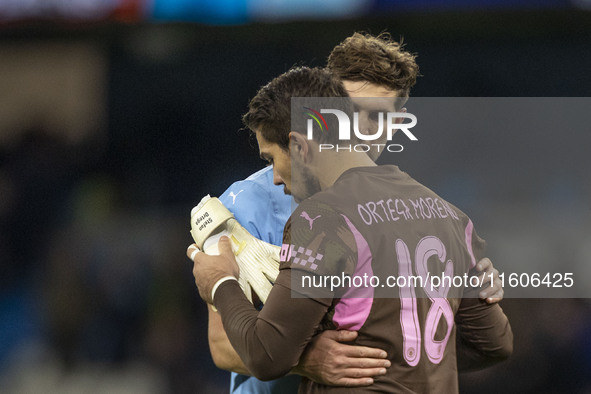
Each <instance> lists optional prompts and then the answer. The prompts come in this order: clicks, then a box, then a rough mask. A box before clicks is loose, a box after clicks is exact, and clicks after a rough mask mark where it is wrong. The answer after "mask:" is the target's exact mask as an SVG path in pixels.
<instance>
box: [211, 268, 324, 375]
mask: <svg viewBox="0 0 591 394" xmlns="http://www.w3.org/2000/svg"><path fill="white" fill-rule="evenodd" d="M280 276H281V274H280ZM284 279H286V283H289V277H287V278H284ZM231 282H233V281H229V282H228V283H224V284H222V285H221V286H220V287H219V289H218V290H217V292H216V295H215V304H216V307H217V308H218V310H219V312H220V314H221V317H222V321H223V324H224V327H225V329H226V333H227V335H228V338H229V339H230V342H231V344H232V346H233V347H234V349H236V352H237V353H238V354H239V355H240V357H241V359H242V360H243V361H244V364H245V366H246V367H247V368H248V370H249V371H251V372H252V374H253V375H254V376H256V377H257V378H259V379H261V380H271V379H276V378H279V377H281V376H283V375H286V374H287V373H289V371H290V370H291V369H292V368H293V367H294V366H295V365H296V364H297V363H298V361H299V358H300V356H301V354H302V352H303V351H304V348H305V346H306V345H307V343H308V342H309V341H310V339H311V338H312V335H313V334H314V332H315V330H316V326H317V324H318V323H319V322H320V321H321V319H322V317H323V316H324V314H325V313H326V309H327V306H326V305H324V304H321V303H319V302H317V301H315V300H312V299H305V298H292V297H291V293H290V290H289V288H287V287H285V286H282V285H278V284H277V283H276V284H275V286H274V287H273V290H272V292H271V295H270V296H269V299H268V300H267V303H266V304H265V307H264V308H263V310H262V311H261V312H260V313H259V312H258V311H257V310H256V309H255V308H254V307H253V306H252V304H250V302H249V301H248V300H247V299H246V297H245V296H244V295H243V293H242V291H241V290H240V287H239V286H238V284H237V283H231ZM278 282H279V278H278Z"/></svg>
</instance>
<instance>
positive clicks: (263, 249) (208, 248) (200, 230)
mask: <svg viewBox="0 0 591 394" xmlns="http://www.w3.org/2000/svg"><path fill="white" fill-rule="evenodd" d="M191 235H192V236H193V239H194V240H195V243H196V244H197V246H198V247H199V249H201V250H203V251H204V252H205V253H207V254H209V255H219V254H220V252H219V250H218V241H219V239H220V237H221V236H223V235H225V236H227V237H228V238H230V240H231V244H232V251H233V252H234V255H235V256H236V261H237V262H238V266H239V267H240V277H239V278H238V283H240V287H242V291H244V294H246V296H247V297H248V299H249V300H250V302H252V297H251V289H252V290H254V292H255V293H256V294H257V295H258V297H259V299H260V300H261V301H262V302H263V303H265V302H266V301H267V297H268V296H269V293H270V292H271V288H272V287H273V285H272V284H271V282H274V281H275V279H277V275H278V274H279V251H280V250H281V248H280V247H279V246H275V245H271V244H269V243H266V242H263V241H261V240H260V239H257V238H255V237H254V236H252V235H251V234H250V233H249V232H248V231H246V229H245V228H244V227H242V225H240V223H238V221H237V220H236V219H234V215H232V212H230V211H229V210H228V209H227V208H226V207H225V206H224V204H222V202H221V201H220V200H219V199H217V198H215V197H214V198H212V197H210V196H209V194H208V195H207V196H205V197H203V199H202V200H201V202H200V203H199V205H197V206H196V207H195V208H193V209H192V210H191Z"/></svg>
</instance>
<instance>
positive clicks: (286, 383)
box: [191, 166, 390, 393]
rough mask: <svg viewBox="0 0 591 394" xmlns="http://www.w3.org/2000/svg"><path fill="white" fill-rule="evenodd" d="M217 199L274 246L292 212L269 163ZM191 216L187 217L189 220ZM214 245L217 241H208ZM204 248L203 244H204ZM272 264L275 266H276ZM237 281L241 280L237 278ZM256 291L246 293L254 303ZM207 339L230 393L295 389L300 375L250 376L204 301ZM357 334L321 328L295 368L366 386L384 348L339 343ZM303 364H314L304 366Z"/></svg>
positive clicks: (383, 363) (381, 363) (379, 368)
mask: <svg viewBox="0 0 591 394" xmlns="http://www.w3.org/2000/svg"><path fill="white" fill-rule="evenodd" d="M219 200H220V201H221V202H222V203H223V205H224V206H225V207H227V208H228V210H229V211H231V212H232V213H233V214H234V217H235V219H236V220H237V221H238V222H239V223H240V224H241V225H242V226H243V227H244V228H245V229H246V230H248V232H250V234H252V235H253V236H254V237H256V238H258V239H260V240H263V241H265V242H268V243H270V244H273V245H280V244H281V241H282V235H283V227H284V226H285V223H286V222H287V219H288V218H289V216H290V215H291V211H292V201H293V200H292V197H291V196H288V195H286V194H284V192H283V187H281V186H276V185H274V184H273V168H272V167H271V166H268V167H266V168H264V169H262V170H260V171H258V172H256V173H254V174H252V175H251V176H249V177H248V178H246V179H245V180H242V181H238V182H235V183H234V184H232V185H231V186H230V187H229V188H228V189H227V190H226V191H225V192H224V193H223V194H222V195H221V196H220V197H219ZM195 220H196V219H192V220H191V223H192V224H194V223H195ZM213 244H214V245H216V246H217V241H214V242H213ZM208 247H209V243H208V244H206V246H205V248H206V249H207V248H208ZM277 267H278V265H277ZM241 284H244V281H242V283H241ZM258 298H259V297H257V295H256V292H255V294H254V295H253V296H252V298H251V299H252V300H253V302H254V303H255V305H257V304H258V305H260V300H259V299H258ZM208 313H209V327H208V341H209V347H210V352H211V356H212V358H213V361H214V363H215V365H216V366H217V367H218V368H221V369H225V370H228V371H231V372H232V374H231V382H230V392H231V393H295V392H297V389H298V386H299V383H300V379H301V378H300V376H299V375H288V376H285V377H282V378H280V379H276V380H272V381H268V382H263V381H260V380H258V379H257V378H255V377H253V376H250V373H249V371H248V370H247V369H246V368H245V367H244V364H243V363H242V361H241V360H240V357H239V356H238V354H237V353H236V351H235V350H234V349H233V348H232V345H231V344H230V342H229V340H228V337H227V336H226V333H225V331H224V328H223V325H222V321H221V318H220V316H219V315H218V313H216V311H215V310H214V309H213V307H212V305H208ZM356 336H357V334H356V333H355V332H350V331H325V332H323V333H322V334H320V335H318V336H317V337H316V338H315V339H314V340H313V341H312V342H311V344H310V345H309V346H308V349H307V350H306V352H305V353H304V356H303V357H302V360H300V368H301V369H298V371H297V372H298V373H301V374H304V373H306V374H307V376H309V377H312V376H313V377H315V379H316V380H317V381H323V382H325V383H327V384H333V385H335V384H338V385H369V384H371V383H372V382H373V380H372V377H373V376H376V375H380V374H382V373H385V368H386V367H388V366H389V365H390V362H389V361H387V360H385V357H386V352H384V351H383V350H381V349H372V348H367V347H362V346H351V345H345V344H343V343H340V342H349V341H352V340H353V339H355V337H356ZM306 363H309V364H314V365H306Z"/></svg>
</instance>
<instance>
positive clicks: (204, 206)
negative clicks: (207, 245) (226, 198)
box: [191, 195, 234, 249]
mask: <svg viewBox="0 0 591 394" xmlns="http://www.w3.org/2000/svg"><path fill="white" fill-rule="evenodd" d="M233 217H234V215H232V212H230V211H229V210H228V208H226V207H225V206H224V204H222V202H221V201H220V200H219V199H218V198H215V197H214V198H211V197H210V196H209V195H207V196H205V197H203V199H202V200H201V202H200V203H199V205H197V206H196V207H195V208H193V210H192V211H191V235H192V236H193V239H194V240H195V243H196V244H197V246H198V247H199V249H203V244H204V242H205V240H207V238H209V237H210V236H211V235H212V234H213V233H214V232H215V231H216V230H217V229H218V227H220V226H221V225H222V224H224V223H225V222H226V221H227V220H228V219H231V218H233Z"/></svg>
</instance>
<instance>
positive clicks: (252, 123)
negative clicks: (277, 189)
mask: <svg viewBox="0 0 591 394" xmlns="http://www.w3.org/2000/svg"><path fill="white" fill-rule="evenodd" d="M346 95H347V92H346V90H345V89H344V88H343V86H342V85H341V83H340V82H338V81H336V80H335V79H333V77H332V76H331V75H330V74H329V73H328V72H326V71H324V70H319V69H306V68H301V69H295V70H291V71H290V72H288V73H285V74H283V75H282V76H280V77H278V78H276V79H275V80H273V81H272V82H271V83H269V84H268V85H266V86H265V87H263V88H262V89H261V90H260V91H259V93H258V94H257V96H256V97H255V98H254V99H253V100H252V101H251V104H250V107H249V108H250V109H249V112H248V113H247V115H246V116H245V122H246V124H247V125H248V126H249V128H251V130H253V131H255V132H256V135H257V140H258V142H259V149H260V152H261V157H263V158H265V159H266V160H268V161H269V162H270V163H271V164H273V171H274V179H275V183H276V184H283V185H284V188H285V191H286V192H288V193H292V194H293V195H294V197H295V198H296V201H302V203H301V204H300V206H299V207H298V208H297V209H296V211H295V212H294V214H293V215H292V216H291V218H290V220H289V222H288V223H287V225H286V227H285V231H284V241H283V243H284V244H283V248H282V257H283V259H284V261H283V263H282V267H281V271H280V273H279V276H278V278H277V281H276V283H275V285H274V287H273V290H272V291H271V294H270V296H269V298H268V299H267V302H266V304H265V307H264V308H263V310H262V311H261V312H258V311H257V310H256V309H255V308H253V306H252V304H251V303H250V302H249V301H248V300H247V299H246V298H245V296H244V294H243V293H242V291H241V289H240V287H239V286H238V284H237V282H236V281H235V280H232V279H235V278H236V277H237V276H238V274H239V270H238V266H237V265H236V262H235V259H234V255H233V254H232V251H231V247H230V245H229V241H228V239H227V238H222V241H220V248H221V250H222V254H221V255H220V256H208V255H206V254H204V253H197V254H196V255H195V253H194V247H193V246H192V247H190V248H189V250H188V255H189V256H193V261H194V263H195V265H194V275H195V278H196V284H197V286H198V288H199V292H200V294H201V296H202V298H203V299H204V300H205V301H206V302H209V303H214V304H215V306H216V307H217V308H218V310H219V312H220V313H221V316H222V320H223V324H224V328H225V329H226V332H227V334H228V337H229V339H230V341H231V342H232V345H233V347H234V348H235V349H236V351H237V352H238V354H239V355H240V356H241V358H242V360H243V361H244V364H245V365H246V367H247V368H248V370H249V371H250V372H252V373H253V374H254V375H255V376H257V377H259V378H262V379H274V378H277V377H279V376H283V375H284V374H286V373H287V372H289V371H290V370H291V369H292V368H293V367H294V366H295V365H297V363H298V361H299V360H300V357H301V356H302V352H303V350H304V349H305V347H306V345H307V344H308V343H309V341H310V339H311V338H312V336H313V335H314V334H315V333H316V331H317V330H320V331H322V330H326V329H328V328H345V329H355V330H358V332H359V335H358V337H357V338H356V339H355V341H354V343H355V344H359V345H365V346H376V347H381V348H383V349H385V350H386V351H387V353H388V359H389V360H390V361H391V362H392V366H391V367H390V368H389V369H387V373H386V374H385V375H383V376H380V377H376V378H375V379H374V384H373V385H371V386H368V387H366V388H363V389H361V388H357V389H356V390H357V391H359V392H363V391H362V390H365V391H366V392H392V391H405V390H406V391H417V392H439V391H442V390H445V391H446V392H457V390H458V388H457V364H456V357H455V356H456V351H455V335H456V331H455V325H454V317H455V319H456V323H457V324H458V325H459V326H460V327H461V332H462V339H463V341H465V342H466V343H468V344H469V346H470V349H472V350H473V352H472V354H471V355H470V357H471V359H472V360H473V362H474V363H476V364H478V363H481V364H482V365H485V364H492V363H494V362H498V361H499V360H502V359H504V358H506V357H507V356H508V355H509V354H510V353H511V351H512V333H511V330H510V326H509V323H508V320H507V318H506V316H505V315H504V314H503V312H502V310H501V309H500V307H499V306H498V305H496V304H495V305H487V304H485V303H482V302H480V301H479V300H478V299H473V298H464V299H459V298H457V296H452V295H450V296H448V293H447V291H448V290H449V289H446V288H445V286H440V287H439V288H435V289H433V288H431V289H429V286H428V283H426V284H424V285H421V286H418V287H417V288H415V287H413V286H410V287H408V286H407V287H403V288H401V289H400V291H401V293H400V296H401V297H400V298H399V299H392V298H378V297H374V296H373V294H370V296H367V293H365V295H364V296H360V295H359V294H357V293H356V290H355V289H354V288H349V289H344V291H345V293H339V292H338V291H333V289H328V288H324V289H323V291H321V292H320V293H319V294H314V295H312V296H309V297H307V298H294V297H292V290H294V291H296V292H299V293H305V289H304V288H294V286H293V284H294V283H295V284H297V283H302V281H300V279H305V278H306V277H310V278H312V277H313V278H316V279H318V278H320V279H322V277H329V276H335V275H338V274H342V273H344V274H346V275H347V276H355V275H358V274H361V273H368V272H369V273H371V272H374V273H387V272H391V271H390V270H391V269H392V264H391V262H392V260H394V261H396V262H397V267H395V268H397V269H394V271H392V273H395V274H397V275H398V276H405V275H406V276H408V275H409V273H411V272H412V271H413V269H414V270H416V271H417V273H419V274H421V275H422V276H423V277H424V276H425V273H426V272H427V271H428V272H429V273H430V272H431V271H434V272H433V275H436V274H439V273H443V272H445V273H446V274H450V273H456V274H458V275H461V274H463V273H467V272H468V271H469V270H470V269H471V268H473V267H474V266H475V264H476V261H477V260H476V259H477V258H479V257H482V253H483V250H482V248H483V242H482V240H480V238H478V237H477V236H476V233H475V232H474V230H473V226H472V223H471V221H470V220H469V219H468V218H467V216H466V215H465V214H463V213H462V212H461V211H459V210H458V209H457V208H455V207H453V206H451V205H450V204H449V203H446V202H445V201H443V200H442V199H441V198H440V197H438V196H437V195H436V194H435V193H433V192H432V191H430V190H429V189H427V188H425V187H424V186H422V185H420V184H419V183H418V182H416V181H414V180H413V179H412V178H410V177H409V176H408V175H407V174H405V173H403V172H402V171H400V170H399V169H398V168H397V167H395V166H376V165H375V163H374V162H373V161H372V160H371V159H370V158H369V157H368V156H367V155H365V154H359V153H355V152H346V151H345V152H334V151H332V152H331V151H328V152H322V154H319V153H318V143H319V142H320V143H324V142H332V143H337V142H338V140H337V139H336V137H335V136H334V135H331V133H328V132H327V133H324V134H321V136H320V140H317V139H314V140H308V139H306V138H305V137H304V133H305V130H304V129H303V128H302V127H297V126H296V127H294V126H293V125H292V126H291V127H290V117H289V114H290V100H291V97H339V96H340V97H344V96H346ZM330 129H331V130H332V131H333V134H334V130H336V129H338V128H336V127H330ZM315 137H316V136H315ZM292 166H293V167H294V169H296V170H297V171H292ZM393 195H394V196H396V197H398V198H399V199H400V200H401V201H402V202H404V201H405V200H406V201H419V200H421V199H425V200H429V199H430V200H431V201H439V203H440V204H442V206H443V207H445V208H444V209H445V211H446V214H445V215H443V214H441V215H439V216H437V215H430V214H429V216H428V217H427V216H426V215H424V214H423V215H422V216H419V214H418V213H417V212H416V211H415V212H412V211H410V210H408V211H407V212H405V213H404V214H402V213H401V214H400V216H399V217H398V216H397V217H396V218H392V220H388V221H386V220H384V219H382V221H381V222H379V223H378V220H377V218H375V217H374V220H375V223H371V215H370V219H367V218H364V217H363V215H362V214H361V210H360V209H359V206H363V204H364V203H368V202H372V201H380V200H384V201H385V200H386V199H388V198H390V197H392V196H393ZM368 220H369V221H370V223H368ZM371 224H373V225H371ZM411 251H413V252H415V253H411ZM304 257H305V258H306V260H304ZM430 257H432V258H435V259H436V258H438V259H439V260H440V261H441V264H435V265H433V263H432V262H431V263H429V264H430V265H428V264H427V261H428V260H429V258H430ZM432 260H433V259H431V260H430V261H432ZM413 262H414V264H413ZM292 278H293V279H294V281H293V282H292ZM427 278H428V275H427ZM428 280H429V279H427V281H428ZM369 290H371V288H370V289H369ZM460 290H461V289H460ZM350 291H352V292H353V293H352V294H350V293H349V292H350ZM366 291H368V288H365V289H364V290H363V291H362V293H363V292H366ZM451 294H453V293H451ZM460 294H461V293H460ZM350 296H352V297H353V298H350ZM452 297H453V298H452ZM450 343H451V345H448V344H450ZM300 388H301V389H303V390H304V391H308V392H342V391H343V390H344V389H343V388H342V387H339V388H334V387H330V386H324V385H321V384H317V383H314V382H311V381H309V380H307V379H303V381H302V384H301V386H300Z"/></svg>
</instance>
